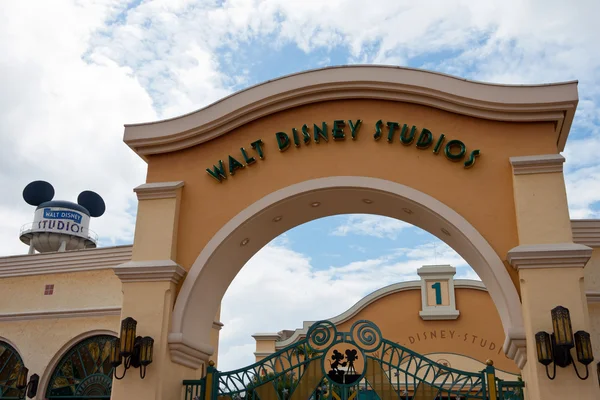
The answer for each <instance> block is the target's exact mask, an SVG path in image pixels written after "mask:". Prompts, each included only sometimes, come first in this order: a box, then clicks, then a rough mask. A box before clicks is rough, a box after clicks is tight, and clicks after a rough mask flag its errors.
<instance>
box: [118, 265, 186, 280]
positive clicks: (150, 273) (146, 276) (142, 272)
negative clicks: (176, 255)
mask: <svg viewBox="0 0 600 400" xmlns="http://www.w3.org/2000/svg"><path fill="white" fill-rule="evenodd" d="M114 271H115V275H117V276H118V277H119V279H121V282H123V283H129V282H161V281H170V282H173V283H174V284H177V283H178V282H179V281H180V280H181V278H183V276H184V275H185V273H186V271H185V269H184V268H183V267H182V266H181V265H179V264H177V263H176V262H175V261H173V260H151V261H129V262H127V263H125V264H121V265H119V266H117V267H115V268H114Z"/></svg>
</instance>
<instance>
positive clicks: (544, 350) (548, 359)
mask: <svg viewBox="0 0 600 400" xmlns="http://www.w3.org/2000/svg"><path fill="white" fill-rule="evenodd" d="M535 344H536V349H537V357H538V361H539V362H540V364H542V365H550V363H552V340H551V338H550V335H549V334H548V333H547V332H538V333H536V334H535Z"/></svg>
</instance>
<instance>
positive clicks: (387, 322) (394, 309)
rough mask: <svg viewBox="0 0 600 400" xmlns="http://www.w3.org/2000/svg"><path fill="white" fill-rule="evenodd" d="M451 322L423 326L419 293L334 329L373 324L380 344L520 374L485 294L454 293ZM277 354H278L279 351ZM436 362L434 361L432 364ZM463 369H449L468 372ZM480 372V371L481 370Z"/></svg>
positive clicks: (395, 298)
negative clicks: (460, 357)
mask: <svg viewBox="0 0 600 400" xmlns="http://www.w3.org/2000/svg"><path fill="white" fill-rule="evenodd" d="M455 293H456V307H457V309H458V310H459V311H460V316H459V317H458V319H456V320H442V321H425V320H423V319H421V317H419V311H420V310H421V291H420V288H415V289H411V290H404V291H400V292H396V293H391V294H388V295H385V296H384V297H381V298H379V299H377V300H375V301H374V302H372V303H370V304H369V305H367V306H366V307H365V308H363V309H362V310H360V311H359V312H358V313H356V314H355V315H354V316H352V317H351V318H349V319H348V320H347V321H344V322H343V323H341V324H338V325H337V330H338V332H349V331H350V329H351V326H352V324H353V323H354V322H356V321H359V320H368V321H372V322H374V323H375V324H376V325H377V326H378V327H379V329H380V330H381V334H382V336H383V337H384V338H385V339H388V340H391V341H392V342H396V343H398V344H400V345H402V346H404V347H406V348H409V349H411V350H413V351H416V352H417V353H420V354H431V353H452V354H458V355H463V356H466V357H468V358H469V359H473V360H476V361H478V363H476V364H477V365H478V368H479V367H481V366H482V365H484V363H485V362H486V360H489V359H491V360H493V361H494V365H495V366H496V368H498V369H500V370H503V371H506V372H509V373H513V374H517V373H519V369H518V368H517V366H516V365H515V363H514V362H513V361H512V360H510V359H509V358H507V357H506V356H505V354H504V352H503V351H502V345H503V344H504V338H505V336H504V331H503V329H502V323H501V321H500V317H499V316H498V312H497V311H496V307H495V306H494V303H493V301H492V299H491V297H490V296H489V294H488V293H487V292H486V291H482V290H476V289H466V288H457V289H455ZM279 347H280V348H278V350H280V349H281V346H279ZM256 351H257V352H263V351H270V352H272V351H273V349H272V348H269V342H267V341H257V343H256ZM434 361H436V360H434ZM465 363H466V364H464V365H462V364H458V365H452V367H453V368H459V369H460V368H461V367H464V368H470V367H469V365H473V364H472V363H470V362H468V361H467V360H466V359H465ZM482 368H483V367H482Z"/></svg>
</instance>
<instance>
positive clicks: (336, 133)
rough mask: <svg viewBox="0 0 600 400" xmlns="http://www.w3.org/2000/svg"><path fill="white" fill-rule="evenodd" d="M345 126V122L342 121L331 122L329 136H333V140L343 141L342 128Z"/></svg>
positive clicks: (344, 136)
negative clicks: (331, 126) (331, 127)
mask: <svg viewBox="0 0 600 400" xmlns="http://www.w3.org/2000/svg"><path fill="white" fill-rule="evenodd" d="M345 126H346V122H344V120H339V119H338V120H335V121H333V129H332V130H331V136H333V140H338V139H345V138H346V135H345V134H344V127H345Z"/></svg>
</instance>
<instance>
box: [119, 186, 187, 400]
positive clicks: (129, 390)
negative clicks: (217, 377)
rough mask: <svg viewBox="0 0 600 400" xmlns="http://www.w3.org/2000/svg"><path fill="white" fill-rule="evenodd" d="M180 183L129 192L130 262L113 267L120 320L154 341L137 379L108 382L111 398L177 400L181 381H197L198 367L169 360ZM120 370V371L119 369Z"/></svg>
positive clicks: (179, 272)
mask: <svg viewBox="0 0 600 400" xmlns="http://www.w3.org/2000/svg"><path fill="white" fill-rule="evenodd" d="M182 189H183V182H159V183H147V184H144V185H141V186H138V187H137V188H135V189H134V191H135V192H136V194H137V196H138V200H139V204H138V213H137V221H136V229H135V239H134V245H133V251H132V257H131V261H129V262H126V263H124V264H121V265H119V266H117V267H115V268H114V272H115V274H116V275H117V276H118V277H119V279H120V280H121V282H122V290H123V306H122V309H121V318H122V319H124V318H126V317H132V318H134V319H135V320H136V321H137V332H136V334H137V335H138V336H150V337H152V338H153V339H154V351H153V361H152V364H150V365H149V366H148V367H147V370H146V376H145V378H144V379H143V380H142V379H141V378H140V375H139V371H138V370H137V369H135V368H130V369H129V370H128V371H127V373H126V375H125V377H124V378H123V379H122V380H116V379H115V380H114V381H113V390H112V395H111V398H112V399H114V400H132V399H133V400H137V399H140V400H141V399H144V400H147V399H156V400H158V399H160V400H179V398H180V396H181V381H182V380H183V379H194V378H196V370H195V368H197V366H194V367H192V366H190V365H188V366H184V365H180V364H175V363H173V362H172V361H171V357H170V354H169V344H168V334H169V330H170V327H171V317H172V312H173V307H174V304H175V299H176V293H177V291H176V288H177V285H178V284H179V282H180V281H181V280H182V279H184V277H185V274H186V271H185V269H184V268H183V267H181V266H180V265H178V264H177V262H176V255H177V254H176V249H177V229H178V221H179V204H180V202H181V196H182ZM121 368H122V367H121Z"/></svg>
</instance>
